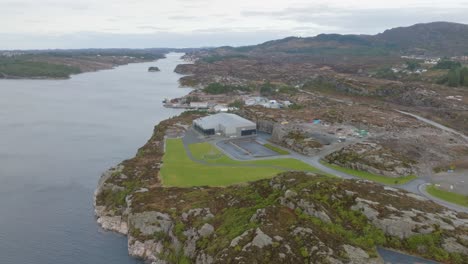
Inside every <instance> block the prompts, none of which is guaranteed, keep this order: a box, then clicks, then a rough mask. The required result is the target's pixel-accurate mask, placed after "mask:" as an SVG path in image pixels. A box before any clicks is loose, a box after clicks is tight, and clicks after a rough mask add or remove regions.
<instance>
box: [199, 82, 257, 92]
mask: <svg viewBox="0 0 468 264" xmlns="http://www.w3.org/2000/svg"><path fill="white" fill-rule="evenodd" d="M251 90H252V89H251V88H250V87H247V86H238V85H225V84H221V83H210V84H209V85H208V86H207V87H205V88H204V89H203V91H204V92H205V93H208V94H227V93H232V92H234V91H243V92H248V91H251Z"/></svg>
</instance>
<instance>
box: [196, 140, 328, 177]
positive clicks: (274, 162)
mask: <svg viewBox="0 0 468 264" xmlns="http://www.w3.org/2000/svg"><path fill="white" fill-rule="evenodd" d="M189 149H190V152H192V155H193V156H194V157H195V158H196V159H199V160H203V161H205V162H208V163H213V164H232V165H265V166H276V167H282V168H287V169H291V170H301V171H311V172H320V171H319V170H318V169H316V168H314V167H312V166H310V165H308V164H306V163H304V162H302V161H300V160H297V159H293V158H277V159H265V160H255V161H238V160H233V159H231V158H229V157H228V156H226V155H225V154H224V153H222V152H221V151H220V150H219V149H218V148H217V147H215V146H213V145H212V144H210V143H206V142H205V143H197V144H191V145H189Z"/></svg>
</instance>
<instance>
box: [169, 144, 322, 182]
mask: <svg viewBox="0 0 468 264" xmlns="http://www.w3.org/2000/svg"><path fill="white" fill-rule="evenodd" d="M190 151H191V152H192V154H193V156H194V157H195V158H197V159H200V160H202V161H205V162H208V163H211V164H212V165H204V164H200V163H197V162H194V161H192V160H191V159H190V158H189V157H188V156H187V155H186V151H185V148H184V145H183V143H182V140H181V139H168V140H166V153H165V155H164V157H163V167H162V168H161V179H162V182H163V184H164V185H165V186H180V187H190V186H226V185H231V184H236V183H242V182H248V181H254V180H259V179H263V178H270V177H272V176H274V175H276V174H278V173H280V172H282V171H285V170H299V171H311V172H318V170H317V169H315V168H313V167H311V166H309V165H307V164H305V163H303V162H301V161H298V160H296V159H273V160H258V161H246V162H242V161H235V160H232V159H230V158H229V157H227V156H225V155H223V154H222V153H220V151H219V150H217V149H215V148H214V147H213V146H212V145H210V144H208V143H201V144H193V145H191V146H190ZM242 165H245V166H242ZM253 166H259V167H253ZM261 166H264V167H261Z"/></svg>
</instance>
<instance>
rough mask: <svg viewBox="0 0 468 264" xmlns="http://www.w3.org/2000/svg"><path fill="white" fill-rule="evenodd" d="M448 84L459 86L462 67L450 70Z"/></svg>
mask: <svg viewBox="0 0 468 264" xmlns="http://www.w3.org/2000/svg"><path fill="white" fill-rule="evenodd" d="M447 77H448V86H451V87H458V86H459V85H460V69H459V68H454V69H451V70H450V71H449V72H448V76H447Z"/></svg>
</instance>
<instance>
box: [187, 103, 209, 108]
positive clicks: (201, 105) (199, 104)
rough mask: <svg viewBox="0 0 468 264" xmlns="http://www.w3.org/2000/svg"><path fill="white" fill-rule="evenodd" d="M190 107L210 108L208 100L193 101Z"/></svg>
mask: <svg viewBox="0 0 468 264" xmlns="http://www.w3.org/2000/svg"><path fill="white" fill-rule="evenodd" d="M190 108H195V109H208V108H209V106H208V103H207V102H191V103H190Z"/></svg>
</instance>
